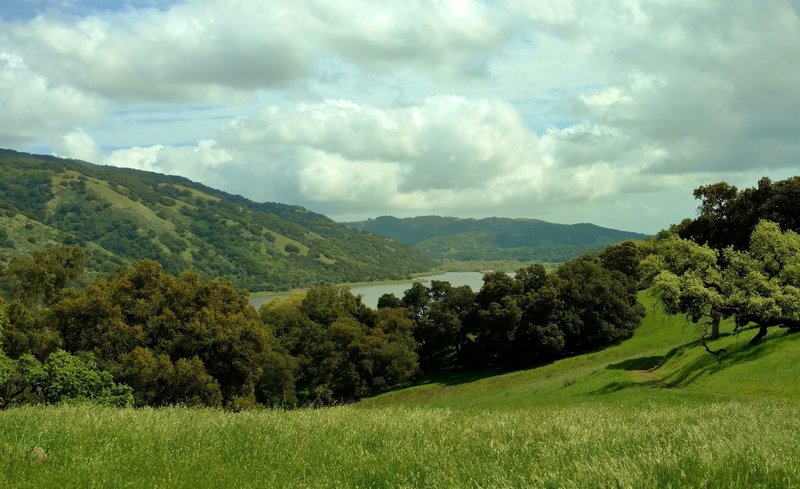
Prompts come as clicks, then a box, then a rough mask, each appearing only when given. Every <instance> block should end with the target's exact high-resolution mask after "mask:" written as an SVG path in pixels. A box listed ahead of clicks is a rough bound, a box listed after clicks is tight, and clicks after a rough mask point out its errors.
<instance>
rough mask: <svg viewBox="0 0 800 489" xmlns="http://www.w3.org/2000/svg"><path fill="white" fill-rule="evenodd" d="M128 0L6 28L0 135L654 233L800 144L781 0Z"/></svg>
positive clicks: (235, 176)
mask: <svg viewBox="0 0 800 489" xmlns="http://www.w3.org/2000/svg"><path fill="white" fill-rule="evenodd" d="M41 1H45V2H46V1H49V0H41ZM53 1H55V0H53ZM134 2H135V3H129V4H128V5H132V6H133V7H134V8H127V9H123V10H119V9H117V10H113V9H111V8H110V7H109V8H106V7H104V8H96V9H91V10H90V11H86V12H84V11H77V10H75V9H74V8H70V9H66V11H64V10H59V9H57V8H53V9H49V10H44V11H43V13H42V14H41V15H40V16H39V17H37V18H35V19H33V20H23V21H17V22H4V23H2V24H0V46H2V49H0V50H2V54H0V144H3V143H4V142H5V144H7V145H12V146H17V147H19V146H20V145H23V146H24V145H25V144H32V142H34V141H50V142H51V144H52V145H53V147H54V151H56V152H59V151H58V150H57V149H56V147H57V146H58V147H60V148H62V149H63V148H66V147H69V146H70V144H71V145H72V147H73V149H72V150H71V151H74V152H75V154H78V151H79V149H80V147H81V145H80V144H79V142H80V141H83V142H84V143H87V144H85V145H83V147H84V148H90V149H91V146H90V145H88V141H87V138H88V137H89V135H88V134H87V133H82V132H80V131H79V130H77V129H75V128H76V127H85V128H86V130H87V132H90V133H91V134H92V137H93V138H94V139H95V140H97V141H98V142H99V143H100V146H102V147H120V146H128V147H129V149H121V150H118V151H115V152H113V153H110V154H108V155H106V156H105V158H104V161H107V162H109V163H113V164H118V165H123V166H133V167H137V168H144V169H150V170H154V171H162V172H168V173H177V174H182V175H186V176H188V177H190V178H194V179H200V180H202V181H204V182H205V183H208V184H211V185H213V186H219V187H223V188H224V189H226V190H229V191H233V192H238V193H242V194H244V195H246V196H249V197H252V198H256V199H259V200H278V201H287V202H292V203H299V204H304V205H308V206H310V207H312V208H314V209H315V210H319V211H322V212H326V213H331V214H334V215H335V216H337V217H341V216H349V217H367V216H370V215H375V214H378V213H392V214H404V215H409V214H415V213H438V214H455V215H462V216H467V215H490V214H495V215H513V216H528V217H540V218H548V217H550V218H553V219H557V218H561V219H564V220H589V219H590V218H591V217H590V216H599V219H600V222H605V223H610V222H611V221H612V220H617V222H618V223H622V224H624V222H625V219H631V220H634V221H635V222H638V223H641V224H640V225H637V226H635V227H638V228H639V229H643V228H645V229H649V230H651V231H653V230H656V229H657V227H656V226H666V225H668V224H669V223H671V222H675V221H676V220H678V219H680V218H682V217H684V216H685V215H686V213H687V212H688V213H691V212H692V207H693V203H692V202H691V200H690V196H691V189H692V188H693V187H694V186H696V185H698V184H702V183H708V182H710V181H716V180H721V179H726V180H729V181H731V182H732V183H737V184H741V182H743V183H744V184H752V183H753V182H754V181H755V180H754V179H755V178H757V177H758V176H759V175H760V174H769V175H773V176H780V175H785V174H787V173H788V172H790V171H791V170H792V169H793V168H794V167H795V166H796V164H797V161H798V160H799V159H800V158H799V157H800V122H798V121H799V120H800V119H798V118H797V113H798V112H800V65H798V64H797V63H796V62H794V58H795V57H796V55H797V53H798V52H800V21H798V17H797V10H796V7H797V4H796V2H795V1H794V0H793V2H792V3H787V2H781V1H777V0H776V1H766V2H759V3H748V2H721V1H720V2H710V3H708V2H706V3H703V2H692V1H689V0H676V1H670V2H643V1H638V0H609V1H607V2H595V1H591V0H536V1H531V0H506V1H499V2H495V1H488V0H487V1H480V0H433V1H423V0H412V1H409V2H390V1H388V0H385V1H383V0H382V1H375V2H366V1H358V0H343V1H340V2H327V1H321V0H298V1H296V2H291V3H285V2H284V4H282V5H279V6H275V5H267V4H265V3H263V2H260V1H256V0H217V1H212V0H185V1H176V2H172V1H171V0H163V1H162V0H134ZM146 4H147V5H152V6H154V7H157V8H159V9H160V10H157V9H156V8H150V9H148V8H138V7H141V6H143V5H146ZM77 5H78V4H77V3H76V4H74V5H73V6H77ZM64 12H66V13H64ZM87 12H89V13H87ZM185 101H191V103H190V104H186V103H185ZM198 107H200V108H201V109H202V110H203V111H205V112H203V113H205V114H206V115H205V116H201V115H200V113H199V112H197V109H198ZM109 108H110V110H108V109H109ZM143 110H147V111H152V112H153V113H157V112H159V111H163V112H164V113H170V114H175V115H176V116H178V117H177V119H176V120H179V119H180V118H181V117H180V116H185V122H183V121H180V122H174V123H170V125H169V126H167V125H164V124H161V125H159V126H158V127H159V129H152V128H151V129H148V130H143V129H141V128H140V126H141V125H142V124H145V122H136V121H135V117H132V116H129V115H130V114H134V113H139V111H143ZM112 111H113V112H112ZM120 113H123V114H126V115H125V116H124V117H115V115H116V114H120ZM208 114H224V116H225V117H228V116H231V117H232V118H233V117H235V116H237V115H238V117H235V120H233V121H232V122H231V123H228V124H224V126H223V127H222V128H221V129H219V130H218V131H217V130H216V124H218V122H217V121H216V120H214V121H212V120H211V119H210V118H209V116H208ZM201 117H205V118H204V119H203V120H202V122H201V121H200V118H201ZM96 121H103V122H105V123H107V124H97V123H96ZM88 122H95V123H93V124H89V123H88ZM165 127H169V128H170V130H169V131H165V130H163V128H165ZM100 128H102V129H100ZM123 132H124V133H125V134H126V136H125V142H124V143H123V142H121V140H122V137H121V136H118V135H119V134H121V133H123ZM167 132H168V134H164V133H167ZM110 134H113V135H115V137H114V138H113V142H109V140H110V139H112V138H111V136H109V135H110ZM64 135H69V136H70V137H69V138H67V137H66V136H64ZM62 137H64V139H60V138H62ZM167 137H168V138H169V139H166V138H167ZM70 138H71V139H70ZM137 138H138V139H137ZM70 141H71V142H70ZM129 141H130V142H129ZM59 145H61V146H59ZM81 151H83V150H81ZM748 179H751V180H752V181H749V180H748ZM652 200H657V201H658V202H659V205H655V206H654V205H651V204H652ZM645 208H646V209H648V210H647V211H646V212H644V211H643V210H642V209H645ZM687 209H688V211H687ZM580 216H586V217H583V218H581V217H580ZM644 216H646V217H644ZM654 222H658V223H659V224H658V225H656V224H653V223H654ZM617 225H619V224H617ZM651 226H652V227H651Z"/></svg>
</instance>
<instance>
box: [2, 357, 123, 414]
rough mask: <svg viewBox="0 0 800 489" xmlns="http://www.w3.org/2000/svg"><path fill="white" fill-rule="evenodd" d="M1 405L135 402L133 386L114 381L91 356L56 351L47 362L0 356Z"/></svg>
mask: <svg viewBox="0 0 800 489" xmlns="http://www.w3.org/2000/svg"><path fill="white" fill-rule="evenodd" d="M0 393H1V394H0V406H1V407H5V406H7V405H9V404H24V403H40V402H44V403H47V404H61V403H66V402H91V403H94V404H101V405H108V406H129V405H132V404H133V395H132V393H131V388H130V387H128V386H126V385H123V384H117V383H115V382H114V379H113V377H112V376H111V374H110V373H108V372H105V371H102V370H100V369H99V367H98V365H97V363H96V362H95V360H94V358H93V356H92V355H90V354H87V355H81V356H73V355H70V354H69V353H67V352H65V351H63V350H57V351H55V352H53V353H52V354H51V355H50V356H49V357H48V358H47V360H46V361H45V362H44V364H42V363H40V362H39V361H38V360H37V359H36V358H35V357H34V356H32V355H29V354H24V355H22V356H21V357H20V358H19V359H18V360H11V359H8V358H7V357H4V356H0Z"/></svg>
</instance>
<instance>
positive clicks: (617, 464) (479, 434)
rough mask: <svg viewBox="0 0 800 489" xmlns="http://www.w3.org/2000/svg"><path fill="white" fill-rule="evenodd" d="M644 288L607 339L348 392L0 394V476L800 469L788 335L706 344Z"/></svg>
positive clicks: (189, 483)
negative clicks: (168, 402) (232, 404)
mask: <svg viewBox="0 0 800 489" xmlns="http://www.w3.org/2000/svg"><path fill="white" fill-rule="evenodd" d="M642 299H643V301H645V302H646V305H647V307H648V311H649V314H648V318H647V319H646V321H645V323H644V324H643V325H642V326H641V328H640V329H639V330H637V332H636V334H635V335H634V337H633V338H631V339H630V340H628V341H626V342H624V343H622V344H620V345H617V346H615V347H612V348H608V349H606V350H603V351H598V352H594V353H591V354H588V355H582V356H579V357H574V358H569V359H564V360H561V361H558V362H554V363H552V364H550V365H546V366H543V367H539V368H536V369H532V370H528V371H521V372H514V373H509V374H505V375H498V376H491V377H485V378H479V379H478V380H475V378H472V377H463V376H462V377H458V376H451V377H449V378H442V379H439V380H434V381H431V382H429V383H428V384H426V385H420V386H416V387H413V388H410V389H405V390H401V391H397V392H392V393H387V394H385V395H383V396H379V397H377V398H374V399H371V400H368V401H367V402H363V403H360V404H359V405H355V406H346V407H338V408H331V409H322V410H299V411H288V412H283V411H260V412H246V413H237V414H234V413H228V412H224V411H218V410H210V409H182V408H170V409H159V410H155V409H139V410H132V409H110V408H96V407H91V406H62V407H23V408H15V409H9V410H5V411H0V488H5V487H11V488H17V487H19V488H36V489H46V488H50V487H52V488H59V489H62V488H69V487H81V488H83V487H146V488H151V487H153V488H173V487H176V488H181V487H226V488H228V487H232V488H248V487H252V488H261V487H445V488H447V487H454V488H455V487H458V488H463V487H501V488H502V487H559V488H560V487H566V488H570V487H575V488H577V487H630V488H643V487H720V488H723V487H724V488H728V487H742V488H757V487H800V464H799V463H798V462H797V461H798V460H800V437H798V436H797V433H800V404H798V403H797V400H798V399H800V387H798V383H797V382H796V378H797V376H798V374H799V373H800V364H798V362H796V360H795V359H796V358H797V354H798V353H800V335H784V334H783V333H781V332H776V333H775V334H773V335H771V336H770V337H769V338H768V339H767V341H765V342H764V344H763V345H761V346H759V347H756V348H749V347H746V346H745V344H746V341H747V340H748V339H749V336H748V337H745V336H742V337H736V336H733V335H727V336H725V337H724V338H722V339H720V340H718V341H716V342H714V344H713V347H714V348H719V347H725V348H726V349H727V350H728V351H727V352H726V353H724V354H722V355H720V356H719V357H714V356H711V355H709V354H707V353H705V351H704V350H703V349H702V346H700V345H699V344H698V342H697V341H696V338H697V336H696V331H695V330H694V328H693V326H692V325H690V324H687V323H686V322H685V321H683V320H681V319H679V318H671V319H670V318H667V317H665V316H663V314H660V313H659V312H658V309H657V308H655V307H654V305H653V304H652V302H649V301H648V299H647V298H646V297H642ZM654 378H656V379H661V381H658V382H656V381H654V380H653V379H654ZM666 386H672V387H673V388H666ZM35 447H39V448H40V449H43V450H44V453H45V454H46V456H47V460H44V461H43V457H42V456H41V453H40V452H39V449H36V452H35V453H34V448H35Z"/></svg>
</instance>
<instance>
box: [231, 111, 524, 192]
mask: <svg viewBox="0 0 800 489" xmlns="http://www.w3.org/2000/svg"><path fill="white" fill-rule="evenodd" d="M222 141H223V142H224V143H225V144H229V145H237V146H241V147H249V148H251V150H252V149H255V148H258V147H259V146H262V145H280V146H290V147H298V148H310V149H314V150H316V151H322V152H326V153H329V154H334V155H338V156H340V157H341V158H344V159H346V160H349V161H364V160H378V161H384V162H391V163H393V164H394V165H395V166H396V167H397V168H398V175H399V177H398V182H399V183H400V189H401V190H402V191H405V192H412V191H416V190H422V191H426V190H436V189H463V188H469V187H482V186H483V185H484V184H485V182H487V181H489V180H492V179H493V178H495V177H496V176H499V175H502V174H504V173H505V172H506V171H513V170H515V169H517V168H519V167H521V166H525V165H534V166H536V165H538V164H539V163H538V162H537V158H536V157H535V155H534V154H533V152H534V146H535V144H536V138H535V136H534V135H533V134H531V133H530V131H528V130H527V129H526V128H525V127H524V125H523V123H522V121H521V119H520V118H519V115H518V114H517V112H516V111H515V110H514V108H513V107H511V106H510V105H509V104H507V103H504V102H502V101H499V100H489V99H476V100H473V99H464V98H461V97H453V96H439V97H431V98H428V99H426V100H425V101H424V102H423V103H422V104H420V105H417V106H410V107H399V108H383V107H372V106H362V105H358V104H356V103H353V102H350V101H342V100H332V101H325V102H323V103H319V104H301V105H298V106H295V107H290V108H280V107H275V106H272V107H269V108H267V109H265V110H263V111H261V112H260V113H259V114H258V115H256V116H255V117H251V118H245V119H241V120H238V121H236V122H235V123H233V124H231V125H230V126H228V127H227V128H226V130H225V131H224V132H223V135H222Z"/></svg>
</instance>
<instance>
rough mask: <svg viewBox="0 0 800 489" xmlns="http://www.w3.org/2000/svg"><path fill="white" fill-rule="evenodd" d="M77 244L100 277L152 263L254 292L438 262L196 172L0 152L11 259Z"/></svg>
mask: <svg viewBox="0 0 800 489" xmlns="http://www.w3.org/2000/svg"><path fill="white" fill-rule="evenodd" d="M56 244H78V245H80V246H82V247H84V249H85V250H86V252H87V254H88V256H89V263H88V269H89V275H91V274H96V273H101V272H108V271H110V270H112V269H114V268H115V267H117V266H119V265H123V264H126V263H129V262H130V261H132V260H136V259H142V258H149V259H153V260H156V261H158V262H160V263H161V264H162V265H163V266H164V267H165V268H166V270H167V271H169V272H170V273H180V272H182V271H184V270H188V269H194V270H196V271H197V272H199V273H200V274H201V275H202V276H205V277H225V278H228V279H230V280H232V281H233V282H234V283H235V284H236V285H238V286H240V287H246V288H248V289H250V290H280V289H287V288H291V287H297V286H304V285H310V284H314V283H336V282H346V281H364V280H374V279H389V278H403V277H406V276H408V275H409V274H411V273H414V272H421V271H426V270H429V269H430V268H432V267H433V265H434V263H433V260H431V259H430V258H429V257H427V256H426V255H424V254H423V253H422V252H420V251H417V250H414V249H412V248H410V247H408V246H406V245H403V244H400V243H397V242H395V241H392V240H391V239H387V238H383V237H379V236H376V235H372V234H369V233H363V232H360V231H358V230H355V229H352V228H349V227H346V226H343V225H341V224H338V223H336V222H334V221H333V220H331V219H329V218H327V217H325V216H323V215H321V214H317V213H314V212H311V211H309V210H307V209H304V208H302V207H298V206H292V205H285V204H277V203H256V202H253V201H250V200H248V199H246V198H243V197H240V196H236V195H231V194H228V193H225V192H222V191H219V190H215V189H212V188H210V187H207V186H204V185H201V184H199V183H195V182H192V181H190V180H188V179H186V178H182V177H177V176H167V175H161V174H158V173H152V172H144V171H139V170H132V169H123V168H115V167H106V166H99V165H93V164H90V163H85V162H81V161H75V160H65V159H60V158H56V157H52V156H36V155H30V154H26V153H20V152H16V151H12V150H3V149H0V264H2V263H6V262H8V260H10V259H12V258H13V257H14V256H18V255H20V254H24V253H27V252H28V251H30V250H31V249H34V248H37V247H42V246H48V245H56Z"/></svg>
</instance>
